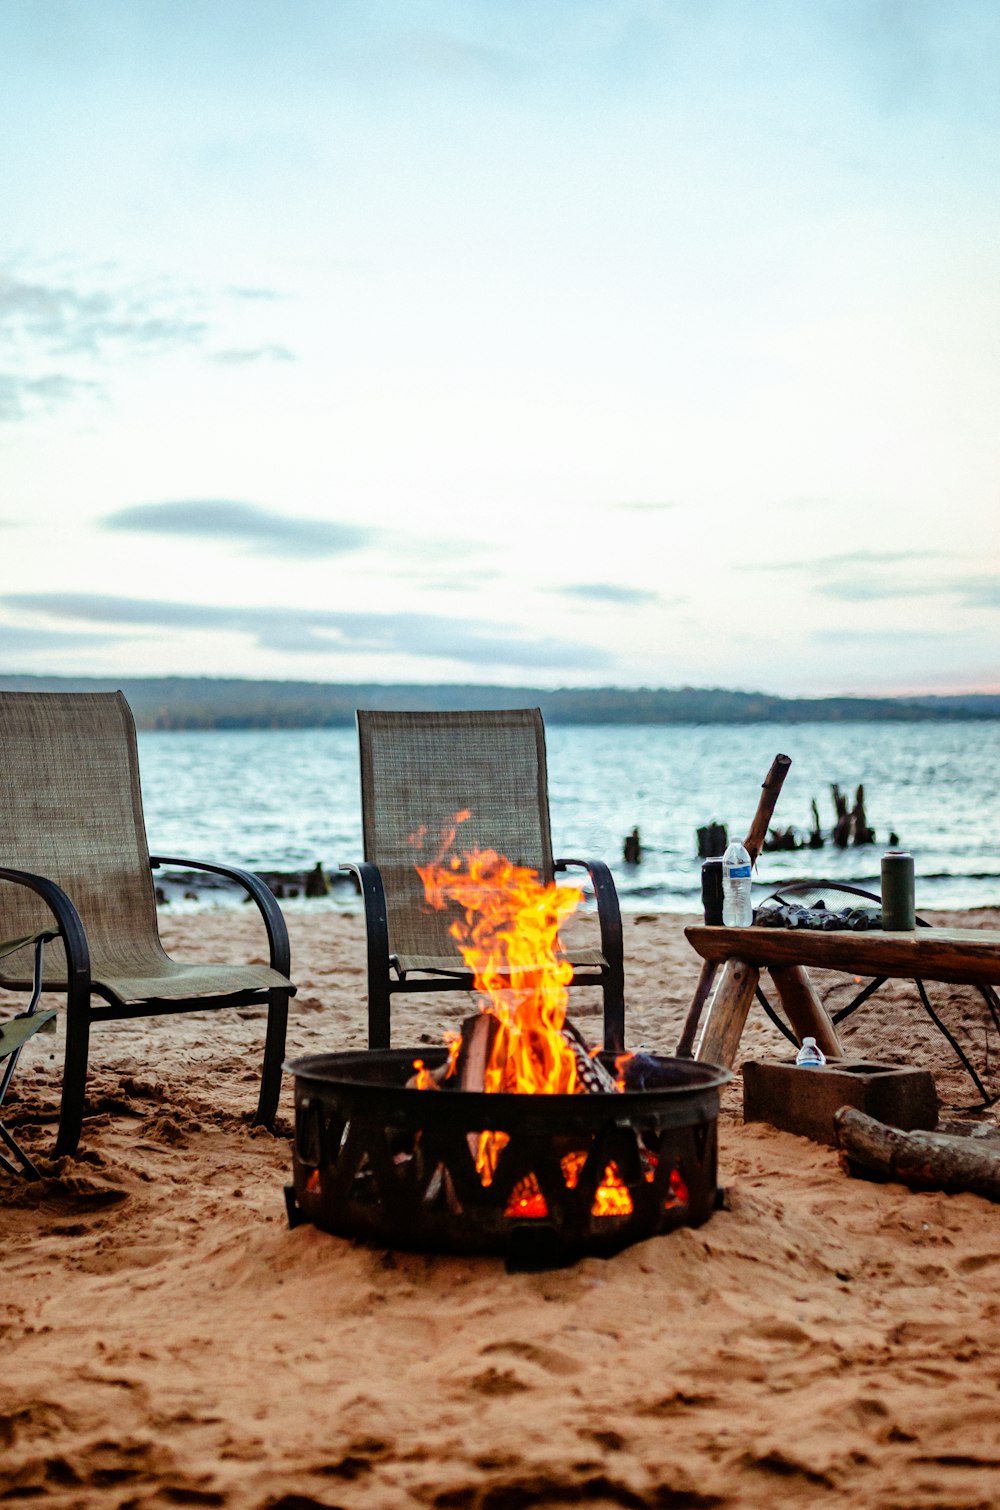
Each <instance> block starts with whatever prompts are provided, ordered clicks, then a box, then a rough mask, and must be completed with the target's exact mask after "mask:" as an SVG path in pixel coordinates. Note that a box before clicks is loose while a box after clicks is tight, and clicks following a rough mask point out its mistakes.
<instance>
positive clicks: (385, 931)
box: [340, 857, 625, 1053]
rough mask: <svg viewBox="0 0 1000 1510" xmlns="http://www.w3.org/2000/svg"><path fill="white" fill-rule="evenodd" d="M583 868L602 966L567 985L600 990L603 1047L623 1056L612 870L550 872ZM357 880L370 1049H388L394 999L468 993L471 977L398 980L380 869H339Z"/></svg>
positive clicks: (569, 862)
mask: <svg viewBox="0 0 1000 1510" xmlns="http://www.w3.org/2000/svg"><path fill="white" fill-rule="evenodd" d="M570 866H582V867H583V869H585V870H586V872H587V874H588V876H589V877H590V882H591V885H592V887H593V889H594V900H595V901H596V903H597V916H598V923H599V925H600V930H601V953H602V954H603V956H604V959H605V962H606V963H605V965H604V966H579V967H576V966H574V969H573V978H572V981H571V984H572V985H574V986H600V987H601V988H602V990H603V993H604V1047H605V1049H606V1050H607V1051H608V1052H611V1053H621V1052H622V1051H623V1050H624V1048H625V963H624V958H625V944H624V936H623V933H622V918H621V909H620V907H619V905H618V892H617V890H616V887H615V883H614V878H613V876H612V874H611V870H610V868H609V867H608V866H607V865H606V864H605V863H604V861H603V860H576V859H570V858H568V857H567V858H565V859H561V860H556V861H555V863H554V866H553V869H554V870H555V871H556V872H557V873H562V872H565V871H567V870H568V869H569V867H570ZM340 869H341V870H343V871H347V872H348V873H350V874H352V875H354V876H355V877H356V878H357V881H358V884H359V886H360V888H361V895H362V899H363V901H364V906H365V923H366V926H367V932H368V1047H369V1048H370V1049H387V1048H388V1047H389V1040H390V1017H391V1003H392V997H393V996H395V995H397V994H401V993H417V992H426V991H470V990H471V989H472V983H473V975H472V972H471V971H469V970H461V969H457V970H455V971H452V972H449V973H448V974H447V975H446V974H445V973H444V972H443V971H442V972H440V973H435V974H434V975H419V974H411V975H400V974H399V972H398V970H396V966H395V965H394V963H393V959H392V956H391V955H390V953H389V920H388V909H387V907H386V898H385V888H384V887H383V885H382V877H381V874H380V873H379V868H378V866H377V865H374V864H372V863H371V861H369V860H363V861H358V862H351V863H347V864H344V865H341V866H340Z"/></svg>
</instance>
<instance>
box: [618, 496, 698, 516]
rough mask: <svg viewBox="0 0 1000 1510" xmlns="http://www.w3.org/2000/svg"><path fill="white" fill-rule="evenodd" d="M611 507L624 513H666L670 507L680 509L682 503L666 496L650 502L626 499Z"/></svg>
mask: <svg viewBox="0 0 1000 1510" xmlns="http://www.w3.org/2000/svg"><path fill="white" fill-rule="evenodd" d="M611 507H612V508H613V509H615V510H617V512H619V513H622V514H624V513H629V514H665V513H667V512H668V510H670V509H679V508H680V507H681V505H680V504H679V503H676V502H673V501H672V500H670V499H667V498H665V499H662V500H661V501H660V502H650V503H640V502H638V501H635V500H624V501H623V502H621V503H613V504H612V505H611Z"/></svg>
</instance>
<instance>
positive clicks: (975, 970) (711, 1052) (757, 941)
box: [684, 927, 1000, 1068]
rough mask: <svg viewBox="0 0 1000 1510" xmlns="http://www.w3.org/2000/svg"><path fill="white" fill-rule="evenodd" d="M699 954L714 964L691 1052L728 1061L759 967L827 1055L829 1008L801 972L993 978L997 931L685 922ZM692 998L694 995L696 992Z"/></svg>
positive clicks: (831, 1051) (798, 1027) (961, 981)
mask: <svg viewBox="0 0 1000 1510" xmlns="http://www.w3.org/2000/svg"><path fill="white" fill-rule="evenodd" d="M684 932H685V934H686V936H687V938H688V940H689V942H690V943H691V945H692V947H693V948H694V949H695V950H696V951H697V953H698V954H700V955H701V957H702V959H703V960H704V961H705V966H704V967H703V969H702V982H699V990H704V992H706V993H707V990H708V986H706V985H704V984H703V983H704V982H705V980H706V976H707V977H708V978H709V980H710V978H711V971H712V970H713V969H716V968H717V967H718V966H719V965H725V966H726V968H725V970H724V971H723V972H720V974H719V976H718V980H717V983H716V985H715V990H714V993H713V994H712V996H711V999H710V1001H709V1005H708V1013H707V1015H706V1018H705V1024H704V1027H703V1029H702V1033H701V1038H700V1040H699V1042H698V1048H697V1051H696V1053H695V1058H696V1059H702V1060H708V1061H709V1062H711V1063H712V1064H723V1065H726V1067H727V1068H731V1067H732V1063H733V1060H734V1059H735V1057H736V1053H737V1050H738V1049H739V1044H740V1038H741V1037H742V1034H743V1028H744V1025H745V1023H746V1020H747V1013H748V1012H749V1010H750V1003H751V1002H752V1001H753V998H754V992H755V991H756V989H757V982H758V980H759V978H760V972H761V970H762V969H765V968H766V969H767V970H769V971H770V974H771V978H772V980H773V981H774V985H775V989H776V991H777V992H778V995H779V997H780V998H781V1003H782V1006H783V1007H784V1009H785V1012H786V1013H787V1015H788V1020H789V1022H790V1023H791V1025H792V1027H793V1028H794V1029H795V1031H796V1033H797V1034H798V1036H799V1038H800V1040H801V1039H802V1038H804V1037H805V1036H806V1034H812V1036H813V1037H814V1038H815V1039H816V1042H817V1043H818V1044H819V1046H820V1048H821V1049H822V1050H823V1052H824V1053H825V1054H827V1055H830V1056H834V1057H839V1056H840V1055H841V1054H842V1053H843V1050H842V1048H841V1044H840V1040H839V1038H838V1037H837V1030H836V1028H835V1027H834V1025H833V1021H832V1019H831V1018H830V1015H829V1013H828V1012H827V1011H826V1008H825V1007H824V1006H823V1003H822V1002H821V1001H820V999H819V997H818V996H817V995H816V992H815V991H814V990H813V987H812V983H811V982H810V980H809V976H808V974H807V973H806V971H807V968H808V967H811V968H813V969H817V970H843V971H846V972H847V973H848V974H851V975H871V976H885V977H886V979H889V980H940V981H950V982H951V983H953V984H956V985H968V986H987V985H997V984H1000V933H996V932H993V931H990V930H988V929H985V928H917V929H915V930H914V931H913V932H912V933H882V932H880V931H879V930H875V929H873V930H872V931H871V932H864V933H853V932H849V931H847V930H840V929H838V930H831V931H830V932H820V931H814V930H812V929H805V928H708V927H693V928H685V930H684ZM696 1000H697V997H696Z"/></svg>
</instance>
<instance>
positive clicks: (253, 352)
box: [212, 343, 297, 367]
mask: <svg viewBox="0 0 1000 1510" xmlns="http://www.w3.org/2000/svg"><path fill="white" fill-rule="evenodd" d="M212 361H213V362H220V363H221V364H222V365H223V366H226V367H244V366H246V365H247V364H248V363H250V362H294V361H297V357H296V355H295V352H294V351H292V350H291V348H290V347H288V346H280V345H278V344H277V343H271V344H270V345H267V346H230V347H228V348H227V349H226V350H225V351H213V352H212Z"/></svg>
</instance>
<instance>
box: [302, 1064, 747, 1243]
mask: <svg viewBox="0 0 1000 1510" xmlns="http://www.w3.org/2000/svg"><path fill="white" fill-rule="evenodd" d="M418 1054H419V1057H420V1060H421V1061H422V1062H423V1064H424V1065H425V1066H426V1068H427V1070H428V1072H433V1071H434V1070H435V1069H438V1068H440V1067H443V1065H444V1064H445V1061H446V1060H447V1058H448V1054H447V1051H446V1050H445V1049H443V1048H442V1049H437V1050H433V1049H432V1050H426V1049H421V1050H419V1051H415V1050H413V1049H388V1050H385V1051H362V1052H356V1053H339V1054H317V1055H312V1056H309V1057H306V1058H302V1059H296V1060H293V1061H292V1062H291V1063H290V1064H288V1065H287V1066H286V1068H287V1069H288V1070H289V1071H290V1072H291V1073H292V1074H293V1075H294V1076H295V1150H294V1166H293V1169H294V1173H293V1180H294V1183H293V1184H292V1185H290V1186H288V1187H286V1200H287V1206H288V1217H289V1222H290V1224H291V1225H292V1226H297V1225H298V1224H299V1223H300V1222H304V1221H308V1222H313V1223H314V1224H315V1225H316V1226H317V1227H319V1228H321V1229H322V1230H324V1231H326V1232H331V1233H334V1234H336V1235H337V1236H340V1237H350V1238H359V1239H362V1240H364V1241H368V1242H372V1243H378V1244H380V1245H384V1246H387V1247H393V1248H404V1249H418V1250H421V1251H430V1252H437V1253H462V1254H476V1253H482V1254H490V1253H493V1254H502V1255H503V1256H504V1257H505V1258H506V1260H507V1265H508V1268H511V1269H545V1268H551V1267H556V1266H558V1265H561V1264H565V1263H569V1262H572V1261H573V1260H574V1259H576V1258H580V1257H582V1256H584V1255H586V1254H594V1255H601V1256H609V1255H611V1254H613V1253H616V1252H618V1251H619V1250H620V1249H622V1248H624V1247H627V1246H628V1245H629V1244H630V1243H634V1242H638V1241H640V1240H641V1239H643V1238H647V1237H652V1236H654V1235H655V1234H656V1233H661V1232H669V1231H671V1230H672V1229H673V1228H675V1227H680V1226H689V1227H697V1226H700V1225H701V1223H702V1222H704V1221H707V1219H708V1217H709V1216H710V1215H711V1213H712V1211H713V1209H714V1208H715V1205H716V1194H717V1192H716V1119H717V1116H718V1110H719V1090H720V1087H721V1086H723V1085H724V1084H725V1083H726V1082H727V1081H728V1080H729V1079H731V1076H730V1073H729V1071H728V1070H724V1069H720V1068H718V1067H717V1066H715V1065H710V1064H697V1063H694V1062H692V1061H690V1060H680V1059H666V1058H659V1057H654V1056H651V1055H643V1054H640V1055H635V1056H632V1057H628V1058H626V1059H624V1060H619V1061H618V1074H619V1076H620V1083H621V1085H622V1086H623V1088H622V1089H621V1090H616V1091H614V1092H613V1093H596V1094H589V1095H559V1094H555V1095H520V1094H517V1093H504V1092H500V1093H485V1092H482V1091H469V1090H462V1089H459V1088H454V1089H450V1088H446V1089H443V1090H439V1091H436V1092H428V1091H427V1090H424V1089H417V1088H416V1087H415V1086H414V1085H413V1084H412V1077H413V1068H414V1063H415V1058H416V1056H417V1055H418ZM598 1057H599V1058H600V1059H601V1061H602V1062H603V1063H604V1065H605V1067H606V1068H607V1069H608V1070H609V1071H611V1072H614V1071H615V1059H614V1056H611V1055H600V1056H598ZM408 1081H409V1082H411V1083H410V1084H408V1083H407V1082H408ZM484 1139H485V1140H488V1141H489V1142H490V1145H491V1148H492V1153H491V1157H490V1159H489V1160H488V1161H486V1162H485V1163H484V1161H483V1159H482V1157H481V1156H480V1157H478V1158H477V1150H481V1149H482V1147H483V1143H484Z"/></svg>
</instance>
